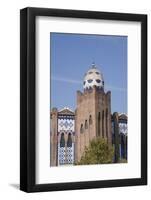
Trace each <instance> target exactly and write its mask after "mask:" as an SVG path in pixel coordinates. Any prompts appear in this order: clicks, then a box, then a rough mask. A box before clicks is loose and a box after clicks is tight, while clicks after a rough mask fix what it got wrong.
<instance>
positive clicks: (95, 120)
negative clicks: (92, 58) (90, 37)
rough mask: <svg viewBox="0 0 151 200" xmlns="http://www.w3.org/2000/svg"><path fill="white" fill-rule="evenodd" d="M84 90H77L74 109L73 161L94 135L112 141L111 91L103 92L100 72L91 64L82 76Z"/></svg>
mask: <svg viewBox="0 0 151 200" xmlns="http://www.w3.org/2000/svg"><path fill="white" fill-rule="evenodd" d="M83 88H84V91H83V92H80V91H77V108H76V111H75V133H76V134H75V162H78V161H80V159H81V156H82V154H83V152H84V149H85V146H88V145H89V142H90V141H91V140H92V139H93V138H96V137H102V138H106V139H107V141H108V144H109V145H111V143H112V134H111V92H110V91H108V92H105V90H104V79H103V75H102V73H101V72H100V71H99V70H98V69H97V68H96V66H95V64H94V63H93V64H92V67H91V69H89V70H88V72H87V73H86V74H85V76H84V82H83Z"/></svg>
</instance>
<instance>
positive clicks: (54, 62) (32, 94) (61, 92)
mask: <svg viewBox="0 0 151 200" xmlns="http://www.w3.org/2000/svg"><path fill="white" fill-rule="evenodd" d="M20 84H21V86H20V189H21V190H23V191H26V192H40V191H54V190H71V189H88V188H104V187H121V186H132V185H146V184H147V16H146V15H143V14H125V13H109V12H94V11H82V10H79V11H78V10H62V9H47V8H25V9H22V10H21V12H20Z"/></svg>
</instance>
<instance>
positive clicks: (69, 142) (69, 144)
mask: <svg viewBox="0 0 151 200" xmlns="http://www.w3.org/2000/svg"><path fill="white" fill-rule="evenodd" d="M67 147H72V137H71V133H69V134H68V140H67Z"/></svg>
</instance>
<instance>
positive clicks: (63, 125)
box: [58, 119, 74, 132]
mask: <svg viewBox="0 0 151 200" xmlns="http://www.w3.org/2000/svg"><path fill="white" fill-rule="evenodd" d="M60 131H72V132H74V119H58V132H60Z"/></svg>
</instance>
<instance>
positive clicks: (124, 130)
mask: <svg viewBox="0 0 151 200" xmlns="http://www.w3.org/2000/svg"><path fill="white" fill-rule="evenodd" d="M119 133H123V134H124V135H127V123H119Z"/></svg>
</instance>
